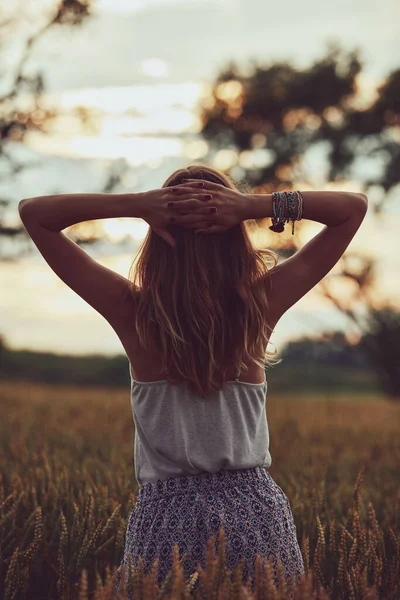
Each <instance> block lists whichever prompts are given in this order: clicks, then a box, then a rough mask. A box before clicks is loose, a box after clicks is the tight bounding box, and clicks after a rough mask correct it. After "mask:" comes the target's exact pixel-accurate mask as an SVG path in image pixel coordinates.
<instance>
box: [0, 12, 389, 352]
mask: <svg viewBox="0 0 400 600" xmlns="http://www.w3.org/2000/svg"><path fill="white" fill-rule="evenodd" d="M39 4H40V3H39V2H35V4H34V3H33V0H31V1H30V2H27V3H26V12H25V13H24V15H25V19H26V20H25V21H24V22H21V23H20V24H19V25H18V29H17V32H18V35H16V36H15V37H16V40H17V42H18V41H19V42H20V41H21V40H22V39H23V36H24V35H26V32H27V31H28V30H27V27H28V25H29V23H30V20H29V11H31V12H32V14H34V13H35V11H36V13H35V14H37V9H35V7H37V6H38V5H39ZM45 4H46V5H48V6H50V5H51V2H50V0H46V2H43V5H45ZM24 7H25V5H24ZM96 7H97V8H96V12H95V15H94V16H93V17H92V18H89V19H88V21H87V23H85V24H84V25H83V26H82V27H80V28H75V29H70V30H68V31H67V30H65V31H64V32H60V31H56V30H54V31H53V32H51V31H50V32H49V33H48V34H47V35H46V37H43V39H41V40H40V41H39V42H38V44H37V47H35V50H34V52H33V54H32V60H31V61H30V63H29V64H28V67H27V69H28V70H31V71H32V72H35V70H36V69H37V68H38V67H39V68H40V69H41V70H43V71H44V73H45V84H46V90H47V95H46V102H48V103H49V105H51V104H54V103H56V104H58V105H61V106H62V107H63V111H64V117H63V118H62V119H60V120H59V122H58V124H57V127H56V129H55V130H54V131H53V133H52V135H51V136H44V135H40V134H32V135H30V136H29V137H28V138H27V140H26V141H27V145H26V147H25V148H20V147H18V146H17V145H15V147H12V148H11V151H12V152H15V154H16V155H17V156H18V157H19V158H21V157H22V158H23V159H24V160H25V159H26V161H27V162H31V161H33V160H34V161H37V162H38V163H39V164H38V165H37V166H34V167H32V168H27V169H25V170H23V171H22V172H21V173H20V174H19V175H18V176H16V178H15V179H14V180H12V181H10V180H9V179H6V180H3V181H2V182H0V193H1V194H2V196H3V197H8V198H11V199H12V200H13V207H12V211H11V212H10V214H9V220H10V222H13V221H15V220H16V219H18V218H19V216H18V212H17V204H18V201H19V200H20V199H21V198H23V197H27V196H35V195H42V194H50V193H55V192H64V193H67V192H71V193H77V192H90V191H100V190H101V187H102V184H103V183H104V181H105V179H106V177H107V173H108V172H109V169H110V166H111V165H112V163H113V162H115V161H117V164H119V163H120V162H121V160H122V159H125V160H126V161H127V163H128V166H129V170H128V172H127V174H126V175H125V176H124V180H123V186H124V187H121V189H120V190H118V191H121V192H122V191H128V190H130V191H133V192H135V191H145V190H149V189H154V188H157V187H160V186H161V185H162V183H163V181H164V180H165V178H166V177H167V176H168V174H169V173H170V172H171V171H172V170H174V169H175V168H178V167H180V166H184V165H185V164H187V162H188V161H189V160H190V161H192V160H199V159H200V160H201V159H202V157H203V156H205V154H206V153H207V144H206V143H205V142H204V141H203V140H202V139H201V138H200V136H199V131H200V124H199V120H198V116H197V114H196V105H197V104H196V103H198V101H199V99H200V98H201V97H202V96H206V95H207V93H208V91H209V89H210V85H211V83H212V79H213V77H214V76H215V75H216V74H217V73H218V71H219V70H220V69H221V68H223V67H225V66H226V65H227V63H228V61H229V60H231V59H236V60H237V61H238V63H239V64H243V65H244V64H246V61H248V60H249V59H256V60H257V61H259V62H261V61H265V62H269V61H278V60H279V61H280V60H290V61H291V62H292V63H293V64H294V65H297V66H299V67H305V66H308V65H309V64H310V63H311V62H312V61H314V60H315V59H317V58H320V57H321V56H322V55H323V54H324V53H325V51H326V47H327V43H328V42H329V41H337V42H339V43H340V44H341V46H342V47H343V48H344V49H345V50H352V49H355V48H356V47H358V48H360V50H361V56H362V59H363V60H364V63H365V72H364V74H363V77H362V78H361V79H360V81H359V85H360V89H361V97H360V103H368V102H369V101H371V100H372V99H373V97H374V93H375V89H376V87H377V86H378V85H379V84H380V83H381V82H382V81H383V80H384V78H385V76H386V75H387V74H388V73H389V72H390V71H391V70H393V69H395V68H398V66H399V62H400V60H399V59H400V54H399V51H398V47H399V45H398V38H399V31H398V23H399V22H400V8H399V4H398V3H395V2H394V0H393V1H386V2H383V3H381V4H380V5H379V6H378V4H377V3H376V2H372V0H367V1H363V2H361V1H359V0H357V1H354V2H352V3H351V4H349V3H348V2H346V3H344V2H341V1H339V2H336V3H317V2H316V1H312V2H311V1H310V0H306V1H305V2H304V1H303V2H302V3H297V2H294V1H291V2H280V3H273V4H272V3H266V2H264V1H262V0H246V2H245V1H242V0H208V1H205V0H201V1H200V0H198V1H195V0H182V1H176V0H175V1H171V0H162V1H161V0H157V1H156V0H140V1H139V0H126V1H125V0H98V2H97V4H96ZM10 10H11V9H10ZM27 24H28V25H27ZM17 42H16V43H15V45H14V46H13V50H12V51H11V50H10V47H9V49H8V54H7V55H4V56H3V57H2V64H4V61H6V62H7V67H8V73H11V72H12V67H13V64H16V63H17V61H18V57H19V53H18V43H17ZM7 85H9V80H8V81H7V77H4V78H2V81H1V83H0V91H3V90H4V89H7ZM79 105H80V106H85V107H89V108H90V109H91V111H92V115H93V124H94V125H93V132H92V134H91V135H89V134H88V133H87V132H84V131H82V130H81V128H80V127H79V124H78V122H77V121H76V120H75V119H74V118H73V117H72V116H71V114H69V111H70V110H71V109H72V108H74V107H76V106H79ZM237 160H238V157H237V156H235V155H234V153H233V154H232V152H229V151H222V152H221V153H220V154H219V155H218V156H217V157H216V162H215V163H214V165H215V166H216V167H219V168H223V169H226V168H229V167H230V166H231V165H233V164H236V162H237ZM246 160H247V161H248V158H247V159H246V158H245V157H242V159H241V160H240V161H239V162H238V166H239V167H240V165H241V166H242V167H246V166H247V164H246ZM257 160H263V155H262V153H260V155H259V157H258V158H257ZM303 161H304V162H303V164H304V166H305V168H306V170H307V173H308V176H309V177H310V179H311V180H312V181H313V189H347V190H349V191H359V190H361V187H360V183H359V180H360V179H361V180H362V179H363V178H366V177H369V176H371V174H375V173H379V172H380V165H379V162H378V161H376V160H372V159H371V160H368V161H367V160H363V162H362V163H360V164H357V165H356V168H355V170H354V174H353V176H354V179H353V180H348V181H343V182H340V183H335V184H334V185H329V184H326V182H325V178H324V168H326V164H325V162H324V156H323V153H322V152H321V150H316V149H314V150H313V151H312V152H310V153H307V154H306V155H305V156H304V157H303ZM237 175H238V177H241V171H240V168H238V170H237ZM297 183H298V187H299V188H300V189H302V188H301V183H302V182H297ZM303 189H307V188H306V187H304V186H303ZM375 192H376V193H377V194H378V191H377V190H376V191H375ZM375 192H374V190H372V191H371V194H370V196H369V198H370V202H373V198H374V193H375ZM399 196H400V192H399V190H397V191H396V193H394V194H393V197H391V198H390V202H389V203H388V210H387V216H385V218H384V220H383V222H382V227H381V228H380V229H379V230H378V229H376V228H375V227H374V224H375V221H374V219H373V217H371V216H370V215H367V217H366V219H365V221H364V223H363V224H362V226H361V228H360V230H359V231H358V233H357V234H356V237H355V238H354V240H353V242H352V244H351V245H350V249H359V250H360V251H361V252H365V253H368V254H371V255H374V256H377V257H379V263H378V265H379V269H378V279H377V287H378V289H379V291H380V293H381V294H382V295H383V296H387V297H395V296H397V297H398V295H399V292H400V283H399V279H398V272H399V266H400V260H399V258H398V227H399V225H400V198H399ZM102 226H103V227H104V231H105V232H106V233H107V234H108V235H109V236H111V237H112V239H113V241H114V242H115V245H114V247H112V248H111V249H110V248H108V249H106V248H105V247H104V248H99V250H96V253H95V252H94V251H93V254H92V255H93V256H94V257H95V258H96V259H97V260H99V261H100V262H102V263H103V264H105V265H107V266H109V267H110V268H113V269H115V270H116V271H118V272H120V273H121V274H122V275H124V276H127V273H128V270H129V266H130V263H131V261H132V259H133V256H134V253H135V249H136V247H137V245H138V243H139V242H140V240H141V239H142V238H143V236H144V235H145V233H146V231H147V224H146V223H145V222H144V221H141V220H133V219H127V220H117V219H114V220H103V221H102ZM321 228H322V225H318V224H315V223H312V222H308V223H307V229H305V231H304V241H307V240H308V239H310V237H311V236H312V235H314V234H315V233H317V232H318V231H319V230H320V229H321ZM126 234H128V235H129V236H130V237H129V238H128V240H127V238H124V236H125V235H126ZM266 235H267V236H268V233H266ZM288 235H289V234H288ZM266 239H270V238H266ZM90 252H91V251H90ZM91 253H92V252H91ZM0 280H1V282H2V285H1V287H2V291H1V294H0V333H2V334H3V335H4V336H5V338H6V340H7V341H8V343H9V344H10V345H11V346H12V347H14V348H32V349H36V350H42V351H54V352H60V353H61V352H68V353H79V354H81V353H82V354H83V353H85V352H101V353H104V354H114V353H117V352H123V349H122V346H121V344H120V342H119V340H118V338H117V337H116V334H115V332H114V331H113V330H112V328H111V327H110V325H109V324H108V323H107V322H106V321H105V320H104V319H103V318H102V317H101V316H100V315H98V314H97V313H96V312H95V311H94V310H93V309H92V308H91V307H90V306H89V305H87V304H86V303H85V302H84V301H83V300H82V299H81V298H80V297H79V296H77V295H76V294H75V293H74V292H73V291H72V290H70V289H69V288H68V287H67V286H65V284H64V283H63V282H62V281H61V280H59V279H58V277H57V276H56V275H55V274H54V273H53V272H52V271H51V270H50V268H49V267H48V265H47V264H46V263H45V261H44V259H43V258H42V257H41V255H40V254H39V253H38V252H37V250H36V249H34V251H33V252H32V255H31V256H30V257H29V258H26V259H23V260H20V261H18V262H11V261H5V262H2V263H0ZM348 326H349V323H348V322H347V321H346V320H345V319H344V318H343V317H340V316H339V315H338V314H337V312H336V311H335V310H333V309H332V307H331V306H330V304H329V303H328V302H327V301H322V300H321V299H320V297H319V294H318V293H317V291H315V290H313V291H312V292H310V293H309V294H307V296H306V297H304V298H303V299H302V300H301V301H300V302H298V303H297V305H296V306H295V307H294V308H293V309H292V310H290V311H289V312H288V313H287V314H286V315H284V316H283V317H282V319H281V321H280V322H279V324H278V326H277V328H276V331H275V334H274V335H273V337H272V339H271V341H272V342H273V344H275V345H276V346H277V347H278V350H279V349H280V347H281V345H282V344H283V343H285V342H287V341H288V340H289V339H291V338H294V337H298V336H299V335H301V334H302V333H306V334H310V335H312V334H314V333H317V332H318V331H320V330H322V329H329V328H336V327H338V328H343V329H344V328H346V327H348ZM269 349H270V350H271V349H272V350H273V349H274V346H272V347H269Z"/></svg>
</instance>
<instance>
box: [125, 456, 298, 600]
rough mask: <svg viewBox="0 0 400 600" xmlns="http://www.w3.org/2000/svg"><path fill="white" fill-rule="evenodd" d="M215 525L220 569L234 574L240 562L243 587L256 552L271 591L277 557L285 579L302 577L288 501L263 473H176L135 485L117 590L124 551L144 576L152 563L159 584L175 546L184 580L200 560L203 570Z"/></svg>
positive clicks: (251, 571) (251, 572) (252, 574)
mask: <svg viewBox="0 0 400 600" xmlns="http://www.w3.org/2000/svg"><path fill="white" fill-rule="evenodd" d="M221 527H223V528H224V531H225V545H226V563H225V566H226V569H229V570H231V571H232V573H233V570H234V569H235V567H236V565H238V564H239V562H240V560H241V559H242V558H244V565H243V583H244V584H245V583H246V581H247V579H248V577H249V576H250V577H251V578H252V585H254V577H255V558H256V554H259V555H260V556H261V557H262V558H265V559H271V560H272V562H273V568H274V580H275V584H276V585H277V587H278V585H279V583H278V572H277V561H278V559H280V560H281V563H282V567H283V574H284V576H285V578H286V580H288V579H289V578H290V579H292V581H293V583H294V585H296V583H297V581H298V579H299V578H300V577H301V575H303V573H304V564H303V558H302V554H301V551H300V546H299V543H298V540H297V535H296V525H295V523H294V520H293V515H292V511H291V508H290V504H289V500H288V498H287V496H286V494H285V493H284V492H283V490H282V489H281V488H280V487H279V486H278V485H277V484H276V483H275V481H274V480H273V478H272V477H271V475H270V474H269V472H268V471H267V470H265V469H264V468H262V467H254V468H252V469H244V470H235V471H231V470H229V471H228V470H223V471H219V472H217V473H206V472H203V473H197V474H195V475H181V476H177V477H170V478H168V479H159V480H158V481H154V482H150V483H146V484H144V485H142V486H141V487H140V488H139V491H138V494H137V498H136V505H135V508H134V509H133V511H132V513H131V515H130V518H129V521H128V525H127V530H126V541H125V552H124V557H123V559H122V562H121V564H120V566H119V568H118V571H117V579H116V591H118V590H119V587H120V582H121V569H122V565H123V564H124V563H125V565H127V564H128V553H130V554H131V557H132V563H133V565H137V564H138V556H141V557H142V560H143V570H144V573H146V574H148V573H149V572H150V571H151V568H152V566H153V563H154V561H155V560H156V558H158V560H159V565H158V585H159V586H160V587H161V586H162V584H163V581H164V579H165V577H166V575H167V574H168V572H169V571H170V570H171V569H172V548H173V545H174V544H177V545H178V547H179V559H180V560H181V559H182V556H183V555H184V554H185V553H186V559H185V560H184V561H183V563H182V566H183V568H184V577H185V581H187V580H188V578H189V577H190V575H191V574H192V573H194V572H195V571H196V568H197V566H198V564H199V563H200V565H201V566H202V568H203V569H205V566H206V552H207V540H208V538H209V537H211V536H215V554H218V531H219V529H220V528H221ZM126 575H127V569H126ZM197 583H198V582H197ZM196 588H197V584H195V587H194V589H196ZM129 597H130V598H132V597H133V596H129Z"/></svg>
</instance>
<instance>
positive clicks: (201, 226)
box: [168, 179, 249, 234]
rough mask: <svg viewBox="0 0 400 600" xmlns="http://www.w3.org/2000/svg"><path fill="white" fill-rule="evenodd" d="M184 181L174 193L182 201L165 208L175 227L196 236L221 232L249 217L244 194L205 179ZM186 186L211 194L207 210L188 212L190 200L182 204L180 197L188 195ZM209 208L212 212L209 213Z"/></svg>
mask: <svg viewBox="0 0 400 600" xmlns="http://www.w3.org/2000/svg"><path fill="white" fill-rule="evenodd" d="M184 181H185V182H186V183H181V184H179V185H177V186H175V188H177V190H178V191H177V192H176V194H177V198H181V197H182V200H179V201H178V202H174V206H173V207H172V208H169V209H168V210H169V211H171V213H174V216H175V219H176V221H175V222H176V224H177V225H182V227H188V228H190V229H195V233H196V234H197V233H221V232H223V231H228V229H231V228H232V227H234V226H235V225H238V224H239V223H240V222H241V221H245V220H246V219H248V218H249V217H248V196H247V194H243V193H242V192H240V191H239V190H237V189H233V188H228V187H226V186H225V185H222V184H219V183H213V182H211V181H207V180H205V179H202V180H199V179H186V180H184ZM189 185H190V186H193V188H195V187H196V186H200V185H201V186H202V188H203V190H204V193H209V194H211V195H212V200H209V201H208V204H207V207H204V206H200V207H199V208H196V207H194V206H193V209H192V208H191V205H190V200H187V201H185V199H184V198H185V197H186V195H187V193H188V192H187V186H189ZM209 207H213V208H215V209H216V210H215V211H212V212H209V211H210V208H209ZM183 210H186V211H187V212H188V213H189V214H187V215H182V214H181V212H182V211H183ZM178 211H179V212H178ZM207 223H209V225H207Z"/></svg>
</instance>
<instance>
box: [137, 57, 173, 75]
mask: <svg viewBox="0 0 400 600" xmlns="http://www.w3.org/2000/svg"><path fill="white" fill-rule="evenodd" d="M141 71H142V73H144V74H145V75H148V76H149V77H167V76H168V64H167V63H166V62H165V60H161V58H146V60H144V61H143V62H142V64H141Z"/></svg>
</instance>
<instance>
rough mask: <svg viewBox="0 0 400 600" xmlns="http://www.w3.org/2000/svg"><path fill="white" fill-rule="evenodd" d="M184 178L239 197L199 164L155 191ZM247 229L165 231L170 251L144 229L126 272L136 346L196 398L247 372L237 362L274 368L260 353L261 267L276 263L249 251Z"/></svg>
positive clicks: (264, 331) (264, 307)
mask: <svg viewBox="0 0 400 600" xmlns="http://www.w3.org/2000/svg"><path fill="white" fill-rule="evenodd" d="M184 178H192V179H193V178H198V179H204V180H208V181H213V182H215V183H219V184H221V185H224V186H226V187H229V188H233V189H238V190H239V191H243V189H241V187H243V186H241V184H239V183H236V182H234V180H233V179H231V178H230V177H229V176H228V175H226V174H225V173H223V172H220V171H217V170H215V169H213V168H211V167H209V166H206V165H203V164H197V165H189V166H188V167H187V168H186V169H177V170H176V171H174V172H173V173H172V174H171V175H170V176H169V177H168V179H167V180H166V181H165V183H164V184H163V186H162V187H168V186H174V185H178V184H180V183H182V179H184ZM244 193H248V191H246V192H244ZM255 225H256V222H255V221H254V220H251V219H250V220H248V221H242V222H241V223H239V224H238V225H236V226H234V227H232V228H231V229H229V230H228V231H226V232H222V233H214V234H207V235H204V236H201V235H200V236H196V235H195V234H194V229H189V228H185V227H182V226H179V225H171V233H172V234H173V236H174V238H175V240H176V244H177V246H176V248H175V249H174V248H172V247H171V246H169V245H168V244H167V243H166V242H165V241H164V240H163V239H162V238H161V237H159V236H158V235H157V234H156V233H154V232H153V231H152V230H151V228H149V231H148V233H147V235H146V237H145V239H144V240H143V242H142V244H141V245H140V246H139V248H138V250H137V253H136V255H135V258H134V260H133V263H132V265H131V267H130V270H129V276H128V277H129V280H130V282H131V291H132V296H133V298H134V301H135V307H136V317H135V328H136V332H137V335H138V339H139V341H140V344H141V345H142V346H143V347H144V348H145V349H146V351H149V352H151V353H155V354H156V355H157V356H161V359H160V362H161V364H162V367H163V369H165V368H169V369H170V372H171V369H174V370H175V372H176V373H178V374H179V377H176V378H172V375H171V379H172V380H173V382H174V383H178V382H179V381H182V380H184V381H186V383H187V384H188V386H189V389H190V390H191V391H193V392H194V393H197V394H198V395H199V396H202V397H204V396H207V395H208V394H209V393H211V392H213V391H217V390H220V389H221V388H222V386H223V385H224V383H225V381H227V379H228V377H227V371H228V370H232V368H233V367H234V368H235V371H236V369H237V368H238V366H239V365H241V367H242V371H243V370H244V371H247V370H248V369H247V366H246V365H245V364H244V360H249V361H250V362H255V363H256V364H257V365H259V366H260V367H264V366H265V361H266V362H267V363H268V364H269V365H272V364H273V363H278V362H280V360H275V359H272V360H269V359H268V356H270V357H273V356H275V354H277V351H276V350H275V352H273V353H271V352H268V351H267V350H266V346H267V343H268V339H269V337H270V333H272V331H273V330H272V329H271V328H270V327H269V326H268V323H267V319H268V297H267V296H268V293H267V289H266V287H267V286H266V280H267V279H268V271H269V269H268V265H267V263H268V262H271V261H272V263H273V266H275V265H276V264H277V262H278V258H277V255H276V254H275V253H274V252H272V251H270V250H266V249H256V248H255V247H254V246H253V244H252V243H251V240H250V237H249V228H251V226H253V227H254V226H255ZM135 263H137V264H136V266H135ZM265 275H267V277H265ZM261 352H263V353H264V356H263V358H264V361H261V359H260V354H261Z"/></svg>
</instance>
